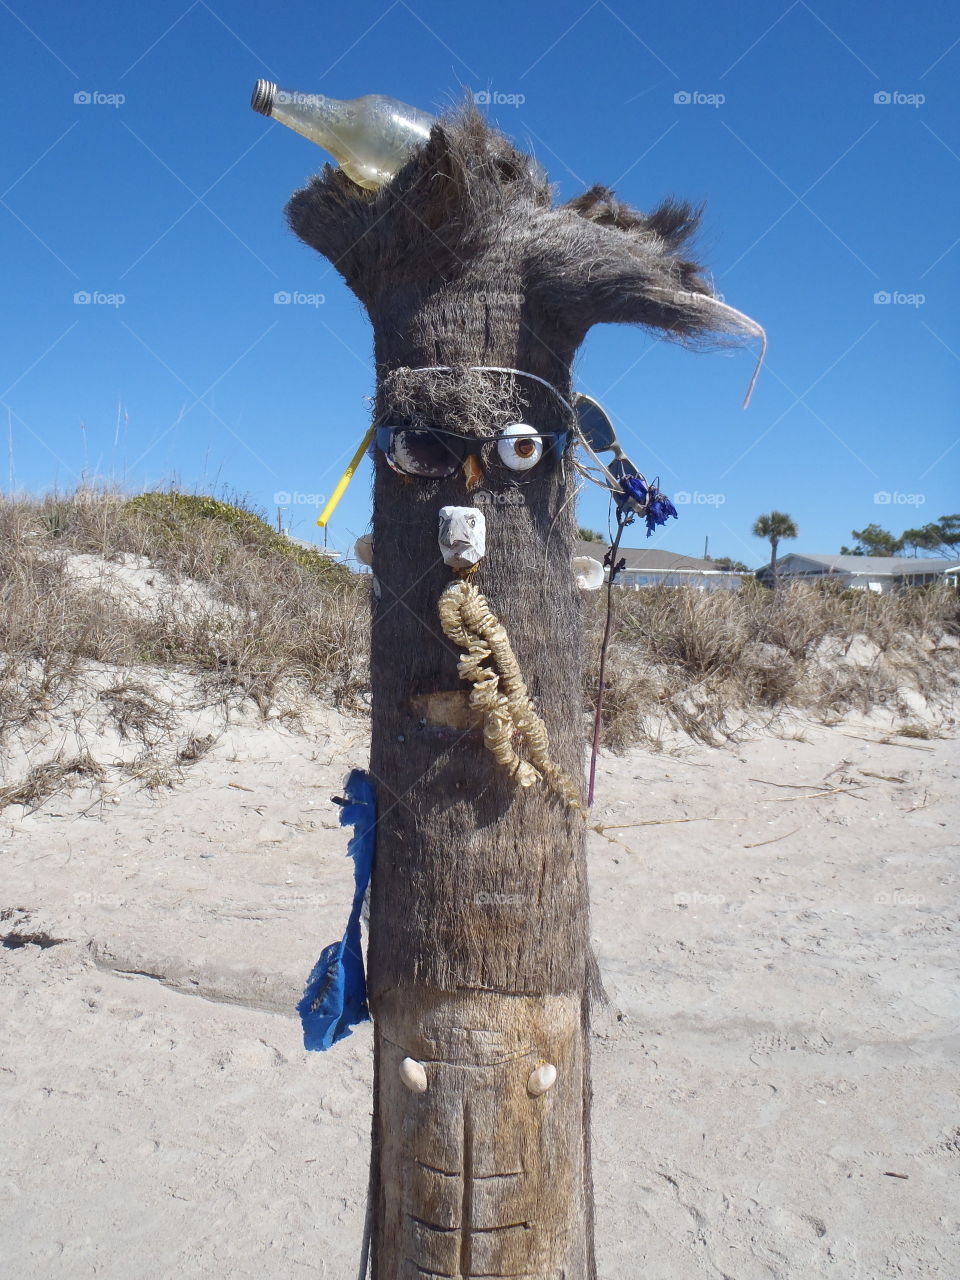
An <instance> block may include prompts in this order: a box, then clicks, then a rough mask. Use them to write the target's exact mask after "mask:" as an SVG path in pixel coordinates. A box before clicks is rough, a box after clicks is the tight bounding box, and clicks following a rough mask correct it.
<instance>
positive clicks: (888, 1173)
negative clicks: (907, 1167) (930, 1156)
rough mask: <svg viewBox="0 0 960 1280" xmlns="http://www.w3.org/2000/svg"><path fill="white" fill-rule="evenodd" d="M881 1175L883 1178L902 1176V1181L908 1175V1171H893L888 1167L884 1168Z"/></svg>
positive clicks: (906, 1178) (905, 1179)
mask: <svg viewBox="0 0 960 1280" xmlns="http://www.w3.org/2000/svg"><path fill="white" fill-rule="evenodd" d="M883 1176H884V1177H885V1178H902V1179H903V1181H904V1182H906V1181H907V1180H908V1179H909V1177H910V1175H909V1173H893V1172H892V1170H890V1169H884V1171H883Z"/></svg>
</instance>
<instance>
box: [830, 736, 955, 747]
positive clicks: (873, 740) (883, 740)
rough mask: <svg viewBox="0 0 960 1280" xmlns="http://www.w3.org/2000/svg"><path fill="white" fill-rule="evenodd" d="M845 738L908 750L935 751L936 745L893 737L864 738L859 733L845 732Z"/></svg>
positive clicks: (877, 745) (876, 745)
mask: <svg viewBox="0 0 960 1280" xmlns="http://www.w3.org/2000/svg"><path fill="white" fill-rule="evenodd" d="M843 737H845V738H855V739H856V740H857V742H869V743H872V745H873V746H875V747H906V749H907V750H908V751H934V750H936V748H935V747H921V746H920V744H919V743H917V742H894V741H893V739H892V738H862V737H861V736H860V734H859V733H845V734H843Z"/></svg>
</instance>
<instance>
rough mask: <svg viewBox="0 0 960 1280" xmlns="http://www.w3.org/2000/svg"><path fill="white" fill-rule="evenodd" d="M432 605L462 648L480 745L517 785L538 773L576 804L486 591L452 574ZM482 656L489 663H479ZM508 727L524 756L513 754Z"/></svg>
mask: <svg viewBox="0 0 960 1280" xmlns="http://www.w3.org/2000/svg"><path fill="white" fill-rule="evenodd" d="M438 609H439V613H440V624H441V626H442V627H443V632H444V635H446V636H447V638H448V639H449V640H452V641H453V643H454V644H455V645H456V646H457V648H458V649H461V650H463V657H462V658H461V659H460V661H459V663H458V664H457V671H458V673H459V675H460V679H461V680H469V681H470V683H471V684H472V685H473V688H472V689H471V690H470V706H471V707H472V708H474V710H476V711H480V712H482V713H483V742H484V746H485V747H486V748H487V750H488V751H489V752H490V753H491V755H492V756H493V758H494V759H495V760H496V762H497V764H499V765H501V766H502V767H503V768H504V769H506V771H507V773H508V774H509V775H510V777H511V778H514V779H515V780H516V781H517V782H518V783H519V784H520V786H521V787H531V786H533V784H534V783H535V782H537V781H539V780H540V779H542V780H543V781H544V782H545V783H546V785H547V786H548V787H549V788H550V790H551V791H553V792H554V793H555V794H556V795H558V796H560V798H561V799H562V800H564V801H565V802H566V804H568V805H569V806H570V808H571V809H578V810H582V809H583V802H582V800H581V798H580V792H579V790H578V788H577V787H576V785H575V784H574V783H573V781H572V780H571V779H570V778H568V777H567V775H566V774H565V773H564V772H563V771H562V770H561V769H559V768H558V767H557V765H556V764H554V762H553V761H552V760H551V759H550V754H549V743H548V741H547V729H546V725H545V724H544V723H543V721H542V720H541V719H540V717H539V716H538V715H537V713H536V711H535V710H534V707H533V703H532V702H531V701H530V695H529V693H528V692H527V686H526V684H525V683H524V680H523V676H522V675H521V674H520V667H519V665H518V663H517V659H516V658H515V657H514V653H513V649H512V648H511V647H510V641H509V639H508V637H507V632H506V629H505V628H504V626H503V623H502V622H501V621H500V620H499V618H497V617H496V615H495V614H494V613H493V612H492V610H491V608H490V605H489V604H488V603H487V600H486V597H485V596H484V595H483V594H482V592H481V591H480V590H479V589H478V588H477V587H475V586H474V585H473V584H472V583H470V582H466V581H464V580H463V579H458V580H456V581H455V582H451V583H450V585H449V586H448V587H447V588H446V590H445V591H444V592H443V594H442V595H441V597H440V603H439V606H438ZM488 660H490V663H491V665H489V666H485V665H484V664H485V663H486V662H487V661H488ZM514 733H519V735H520V737H521V739H522V741H523V745H524V747H525V748H526V752H527V755H528V756H529V757H530V758H529V760H524V759H523V758H522V757H521V756H520V755H518V754H517V751H516V749H515V748H514V745H513V735H514Z"/></svg>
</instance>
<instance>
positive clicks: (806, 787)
mask: <svg viewBox="0 0 960 1280" xmlns="http://www.w3.org/2000/svg"><path fill="white" fill-rule="evenodd" d="M749 781H750V782H763V783H765V784H766V785H767V786H768V787H790V788H791V789H792V790H794V791H812V790H813V789H814V788H816V787H822V786H823V783H822V782H771V781H770V779H769V778H750V779H749Z"/></svg>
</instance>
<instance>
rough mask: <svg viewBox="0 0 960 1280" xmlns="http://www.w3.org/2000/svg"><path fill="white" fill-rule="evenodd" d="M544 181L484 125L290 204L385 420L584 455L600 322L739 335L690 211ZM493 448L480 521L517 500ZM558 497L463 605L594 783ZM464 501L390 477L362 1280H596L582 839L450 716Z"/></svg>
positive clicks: (503, 517) (385, 475) (504, 512)
mask: <svg viewBox="0 0 960 1280" xmlns="http://www.w3.org/2000/svg"><path fill="white" fill-rule="evenodd" d="M532 173H533V171H532V169H531V166H530V163H529V161H528V159H527V158H526V157H525V156H524V155H522V154H520V153H518V152H516V151H514V150H513V149H512V147H511V146H510V145H509V144H508V143H507V141H506V140H505V139H503V138H502V137H500V136H499V135H497V134H495V133H493V132H492V131H491V130H489V129H488V128H487V126H486V125H485V124H484V122H483V120H482V119H481V117H480V116H479V115H478V114H476V113H467V114H465V115H464V117H463V119H462V120H460V121H459V122H458V121H457V120H456V119H453V120H448V121H445V122H444V123H443V124H442V125H437V126H435V127H434V129H433V132H432V133H431V135H430V139H429V141H428V142H427V143H426V144H425V145H424V146H423V147H421V148H420V149H419V151H418V152H417V153H416V155H415V156H414V157H412V158H411V160H410V161H409V163H408V164H407V165H406V166H405V168H404V169H402V170H401V172H400V173H399V174H398V175H397V177H396V178H394V179H393V181H392V182H391V183H390V184H388V185H385V186H384V187H382V188H381V190H380V192H379V194H377V195H376V196H372V195H371V194H370V193H369V192H368V191H364V190H362V189H361V188H360V187H357V186H355V185H354V184H353V183H352V182H351V181H350V179H349V178H348V177H346V176H345V175H344V174H343V173H342V172H341V171H340V170H332V169H330V168H327V169H326V170H325V171H324V174H323V175H322V176H321V177H320V178H315V179H314V180H313V182H312V184H311V185H310V186H309V187H307V188H306V189H305V190H303V191H300V192H299V193H297V194H296V195H295V196H294V197H293V199H292V201H291V203H290V205H289V208H288V216H289V219H290V222H291V225H292V227H293V229H294V230H295V231H296V232H297V234H298V235H299V236H300V237H301V238H302V239H303V240H304V241H306V243H307V244H309V245H312V246H313V247H314V248H315V249H317V250H318V251H319V252H320V253H322V254H324V255H325V256H326V257H328V258H329V259H330V260H331V261H332V262H333V263H334V264H335V265H336V267H337V270H338V271H339V272H340V273H341V274H342V275H343V276H344V278H345V280H346V281H347V283H348V284H349V286H350V288H351V289H352V290H353V291H354V293H356V294H357V296H358V297H359V298H360V300H361V301H362V302H363V303H364V304H365V306H366V308H367V311H368V314H369V316H370V319H371V321H372V324H373V331H374V343H375V350H376V364H377V389H376V396H377V411H376V412H377V419H376V420H377V421H378V422H403V423H407V424H423V425H428V424H430V423H448V422H449V423H451V424H452V425H454V426H455V427H456V429H457V430H458V431H460V432H461V433H463V434H467V435H469V434H471V433H474V434H478V432H479V429H480V428H482V429H483V430H484V431H486V430H488V427H489V425H490V424H496V425H498V426H499V425H501V424H502V425H506V424H508V423H512V422H518V421H522V422H534V423H536V424H537V427H538V428H539V429H540V430H542V431H544V432H564V431H568V430H569V426H570V423H569V420H568V417H567V415H566V413H565V411H564V409H563V403H564V400H565V399H567V398H569V397H570V395H571V364H572V361H573V358H574V354H575V351H576V348H577V346H578V345H579V344H580V343H581V342H582V340H583V338H584V336H585V335H586V332H587V330H588V329H589V328H590V327H591V326H592V325H594V324H598V323H606V322H627V321H634V322H637V323H639V324H643V325H647V326H649V327H652V328H658V329H661V330H664V331H667V332H668V333H669V335H670V336H671V337H678V338H679V337H687V336H692V335H696V334H704V333H706V332H709V331H711V330H712V329H713V327H714V326H717V327H719V328H720V329H722V330H727V329H729V328H730V326H731V323H732V322H731V319H730V316H731V314H733V315H736V314H738V313H731V311H730V310H729V309H725V308H724V307H723V305H722V304H721V303H719V302H718V301H717V300H715V299H712V298H710V297H708V296H707V295H706V294H705V292H704V291H705V289H706V286H705V285H704V284H703V282H702V277H701V275H700V273H699V271H698V269H697V268H695V267H694V266H693V265H692V264H691V263H689V262H688V261H687V260H686V258H685V257H683V256H681V255H682V253H683V250H682V245H683V242H684V239H685V238H686V236H687V235H688V234H689V232H690V231H692V229H693V221H694V220H693V217H692V215H691V214H690V212H689V211H688V210H687V209H686V208H684V207H681V206H677V205H673V204H668V205H666V206H664V207H663V208H662V209H660V210H659V211H658V212H656V213H654V214H651V215H650V216H649V217H647V216H646V215H642V214H639V213H635V212H634V211H632V210H630V209H628V208H627V207H626V206H624V205H622V204H619V203H615V202H613V200H612V197H611V196H610V194H609V192H607V191H606V189H605V188H603V187H595V188H593V189H592V190H590V191H588V192H586V193H585V194H584V195H582V196H580V197H579V198H578V199H577V200H574V201H573V202H572V204H569V205H566V206H562V207H560V208H550V198H551V197H550V192H549V189H548V188H547V186H546V185H545V184H540V185H537V184H539V183H540V179H539V178H537V177H536V176H535V175H534V176H530V175H531V174H532ZM504 226H507V227H509V228H510V234H509V236H505V235H504V232H503V228H504ZM477 285H479V286H480V287H482V288H484V289H486V290H487V291H488V292H487V293H480V292H478V289H477ZM488 298H490V299H495V304H494V302H492V301H491V302H489V303H488V301H487V299H488ZM521 304H522V305H521ZM738 323H739V322H738ZM743 323H744V324H752V322H748V321H745V320H744V322H743ZM750 332H753V330H749V329H744V330H743V334H744V336H746V335H748V334H749V333H750ZM437 365H440V366H444V367H445V369H446V372H444V371H443V370H437V369H436V368H434V366H437ZM423 366H428V367H427V368H423ZM474 366H483V367H484V370H485V371H477V370H476V369H475V368H474ZM488 366H495V367H502V366H516V367H517V368H519V369H520V370H522V371H524V372H525V373H526V372H529V373H532V374H534V375H535V377H534V378H533V379H532V380H531V378H530V377H525V376H522V375H521V376H516V375H515V374H511V373H509V372H508V373H499V374H496V373H494V372H491V371H490V370H489V368H488ZM507 379H510V380H509V381H507ZM543 379H546V380H547V382H548V383H549V384H553V386H554V387H555V388H558V389H559V390H560V396H561V398H560V399H558V396H557V394H556V391H550V390H549V389H548V387H547V386H544V385H541V384H542V380H543ZM515 414H519V415H521V416H519V417H516V416H513V415H515ZM485 443H486V442H485V441H484V439H482V438H478V440H477V453H478V454H479V455H480V457H481V458H483V459H486V458H488V457H489V458H490V459H491V463H492V465H491V467H490V468H489V472H488V474H487V476H486V477H485V487H486V489H487V490H488V491H489V492H488V496H494V497H500V496H501V494H500V492H499V490H500V489H502V490H503V495H502V496H504V497H505V498H512V497H513V496H514V495H515V494H516V493H517V492H518V491H517V490H516V489H514V488H513V487H512V486H511V483H510V477H509V475H507V474H506V471H505V468H504V466H503V465H502V464H500V463H499V462H498V455H497V454H490V453H489V452H488V451H482V450H481V446H483V445H484V444H485ZM475 461H476V460H475ZM479 465H480V464H479V463H477V466H479ZM569 476H570V470H569V468H568V469H567V470H566V471H564V469H563V468H562V467H560V466H559V465H552V466H551V465H547V466H541V468H540V469H539V470H537V471H534V472H532V473H531V474H530V478H529V483H524V484H523V486H522V489H521V490H520V491H519V492H520V493H521V494H522V501H521V502H516V501H512V500H511V501H504V502H503V503H499V502H498V503H497V504H496V506H495V507H493V506H491V507H488V509H487V524H488V535H487V553H486V555H485V556H484V558H483V560H482V561H481V563H480V565H479V567H478V569H477V573H476V576H475V578H474V579H473V581H474V582H475V583H476V584H477V585H478V587H479V589H480V590H482V591H483V592H484V593H488V594H489V598H490V602H491V604H492V605H493V607H494V608H495V609H496V611H497V614H498V615H499V616H500V617H501V618H502V621H503V626H504V627H505V628H506V629H507V632H508V633H509V634H510V635H511V636H512V637H513V640H514V644H515V647H516V658H517V662H518V663H519V666H520V670H521V671H522V672H523V673H524V674H525V676H526V679H527V681H528V683H529V685H530V687H531V688H532V689H535V690H536V693H537V699H538V711H539V712H540V714H541V715H542V716H543V719H544V721H545V723H546V725H547V728H548V730H549V734H550V744H551V750H552V753H553V758H554V759H555V760H556V761H557V763H558V765H559V767H560V768H562V769H563V770H564V771H565V772H566V773H567V774H568V775H569V776H571V777H575V778H577V779H578V780H579V779H581V778H582V776H583V743H582V729H581V712H580V695H579V693H578V692H577V691H578V690H579V688H580V682H581V679H582V674H581V665H580V664H581V647H582V628H583V623H582V620H581V617H580V611H579V605H578V601H577V600H576V599H575V598H574V594H573V577H572V574H571V570H570V557H571V554H572V552H573V549H574V545H575V543H574V535H575V533H576V523H575V521H574V513H573V503H572V501H571V498H572V489H571V487H570V486H569V485H568V484H567V483H565V481H566V479H567V478H568V477H569ZM473 500H474V499H472V498H471V496H470V491H469V490H468V488H467V487H466V483H465V480H464V477H463V475H462V474H460V473H457V474H455V475H453V476H449V477H447V478H445V479H444V478H439V479H436V480H429V481H426V482H425V481H423V480H416V479H407V478H406V477H404V476H402V475H398V474H396V473H395V472H394V471H393V470H392V469H391V467H390V466H389V465H388V464H387V462H386V459H385V458H384V456H383V454H382V453H379V454H378V455H377V458H376V477H375V481H374V506H373V547H374V553H373V568H374V572H375V573H376V576H377V580H378V582H379V583H380V586H381V595H380V599H379V602H378V603H377V604H376V606H375V609H374V613H373V628H372V656H371V662H370V667H371V672H372V677H373V685H372V698H371V701H372V712H371V739H372V745H371V760H370V773H371V775H372V777H373V779H374V783H375V791H376V798H377V805H378V810H379V813H378V818H377V827H376V853H375V858H374V868H373V879H372V883H371V896H370V948H369V979H368V993H369V1003H370V1010H371V1012H372V1014H373V1018H374V1061H375V1078H374V1091H375V1098H374V1108H373V1110H374V1121H373V1152H372V1170H371V1175H372V1176H371V1198H370V1209H369V1213H370V1219H369V1221H370V1231H371V1240H372V1276H373V1277H374V1280H395V1277H397V1276H400V1275H401V1274H402V1275H404V1276H407V1275H411V1276H412V1275H413V1274H414V1273H416V1274H417V1275H421V1276H426V1275H433V1276H440V1275H443V1276H454V1275H457V1276H468V1275H472V1276H477V1275H494V1274H496V1275H520V1274H522V1275H525V1276H528V1275H529V1276H532V1275H536V1276H547V1275H550V1276H558V1275H563V1276H568V1277H571V1278H573V1277H576V1280H595V1277H596V1274H597V1272H596V1266H595V1263H594V1260H593V1256H594V1249H593V1210H592V1191H591V1173H590V1163H589V1161H590V1141H589V1123H590V1093H591V1089H590V1053H589V1050H590V1041H589V1037H588V1027H589V999H588V990H589V988H590V987H591V985H592V982H593V979H592V977H591V974H592V967H593V965H594V963H595V962H594V961H593V960H592V958H591V952H590V934H589V927H588V914H587V887H586V859H585V853H584V835H585V827H586V823H585V821H584V815H583V814H582V813H580V812H578V811H576V810H573V809H571V808H568V807H566V806H565V805H563V804H560V803H557V802H556V801H555V800H554V799H553V798H552V797H551V796H550V794H549V793H547V791H546V789H545V787H543V786H531V787H520V786H518V785H517V784H516V783H515V781H514V779H513V776H512V775H510V774H508V773H507V772H506V771H505V770H503V768H502V766H500V765H499V764H498V762H497V761H496V760H495V759H494V758H493V756H492V754H491V752H490V751H489V750H488V749H487V748H486V747H485V746H484V742H483V738H482V736H481V734H480V733H478V732H476V730H475V729H472V728H466V731H464V728H465V726H462V725H461V727H460V728H459V729H458V730H457V731H456V732H454V731H453V728H452V727H453V726H454V725H460V724H461V722H460V721H459V720H455V719H451V718H450V713H449V711H444V709H443V706H442V704H443V700H444V699H445V698H446V699H447V700H448V701H449V700H450V699H451V697H452V698H453V699H457V697H458V693H457V692H456V691H458V690H462V689H463V682H462V680H461V677H460V673H459V672H458V666H457V658H458V654H457V653H456V652H455V651H454V649H453V647H452V646H451V645H450V644H449V643H448V642H447V641H445V640H444V639H443V638H442V636H441V635H440V627H439V625H438V621H437V602H438V600H439V599H440V597H441V593H442V592H444V590H445V589H446V588H447V586H448V584H449V583H450V581H451V578H450V571H449V570H448V569H446V568H445V566H444V564H443V561H442V559H441V557H440V556H439V555H438V553H437V513H438V510H439V509H440V508H441V507H442V506H443V505H445V504H448V503H449V504H461V505H462V504H463V503H465V502H471V501H473ZM398 605H399V606H400V607H399V608H398V607H397V606H398ZM444 691H447V692H444ZM450 691H453V692H452V693H451V692H450ZM438 693H439V697H438ZM411 699H413V700H414V701H413V703H412V702H411ZM421 703H422V704H423V705H424V708H425V709H424V710H422V711H420V710H417V711H414V710H412V709H411V708H412V706H414V705H419V704H421ZM445 717H446V718H445ZM521 850H522V851H523V856H522V857H521V856H519V854H520V851H521ZM540 1064H543V1065H544V1066H551V1067H553V1066H555V1067H556V1071H554V1072H553V1075H554V1078H558V1083H557V1087H556V1088H555V1089H554V1090H553V1091H552V1092H551V1093H550V1095H549V1097H548V1098H547V1099H543V1100H540V1101H538V1098H539V1093H541V1092H543V1090H542V1089H541V1088H540V1077H539V1076H537V1072H538V1071H539V1070H540ZM547 1074H549V1073H547ZM535 1077H536V1078H535ZM546 1087H549V1086H546ZM518 1170H519V1171H520V1172H519V1173H518V1172H517V1171H518ZM517 1215H519V1216H517ZM517 1224H520V1225H521V1226H522V1228H523V1229H522V1230H521V1229H519V1227H518V1225H517Z"/></svg>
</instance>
